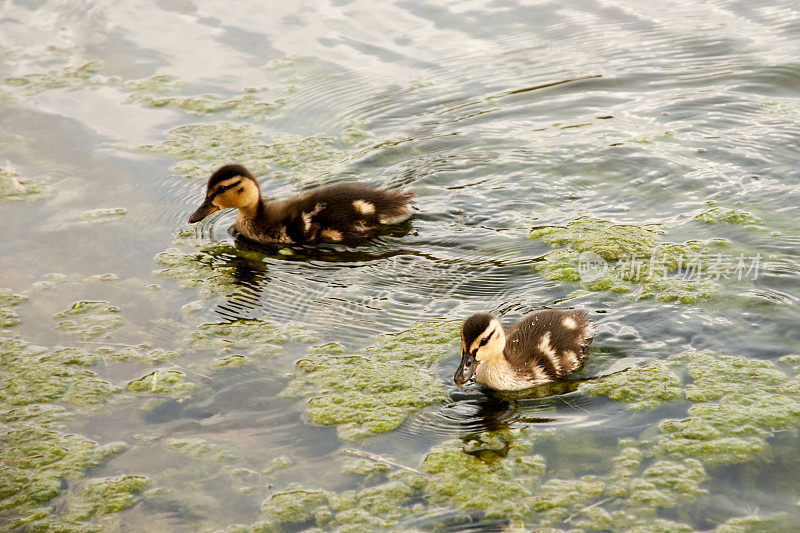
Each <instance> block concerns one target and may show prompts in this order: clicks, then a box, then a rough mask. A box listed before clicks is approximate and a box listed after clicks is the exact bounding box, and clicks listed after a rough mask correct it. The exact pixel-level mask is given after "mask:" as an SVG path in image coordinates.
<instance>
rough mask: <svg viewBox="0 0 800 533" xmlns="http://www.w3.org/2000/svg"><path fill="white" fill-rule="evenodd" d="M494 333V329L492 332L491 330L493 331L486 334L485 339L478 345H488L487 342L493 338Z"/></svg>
mask: <svg viewBox="0 0 800 533" xmlns="http://www.w3.org/2000/svg"><path fill="white" fill-rule="evenodd" d="M492 335H494V330H492V332H491V333H489V334H488V335H486V336H485V337H484V338H483V340H482V341H481V342H480V344H478V346H479V347H480V346H486V343H487V342H489V339H491V338H492Z"/></svg>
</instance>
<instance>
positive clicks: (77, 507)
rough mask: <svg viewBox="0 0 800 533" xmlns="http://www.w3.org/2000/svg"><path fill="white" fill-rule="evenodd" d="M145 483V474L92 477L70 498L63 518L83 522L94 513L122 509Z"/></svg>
mask: <svg viewBox="0 0 800 533" xmlns="http://www.w3.org/2000/svg"><path fill="white" fill-rule="evenodd" d="M147 484H148V479H147V478H146V477H145V476H116V477H109V478H101V479H92V480H90V481H88V482H87V483H86V485H85V486H84V487H83V489H81V491H80V492H79V493H78V494H77V495H76V496H75V497H74V498H72V499H71V501H70V505H69V508H68V509H67V513H66V516H65V518H66V520H67V521H70V522H84V521H86V520H89V519H90V518H92V517H94V516H96V515H97V516H100V515H107V514H112V513H118V512H120V511H124V510H125V509H127V508H129V507H131V506H132V505H134V504H135V503H136V501H137V498H136V494H137V493H139V492H141V491H142V490H143V489H144V488H145V487H146V486H147Z"/></svg>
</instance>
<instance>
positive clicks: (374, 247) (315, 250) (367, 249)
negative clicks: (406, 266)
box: [228, 221, 424, 263]
mask: <svg viewBox="0 0 800 533" xmlns="http://www.w3.org/2000/svg"><path fill="white" fill-rule="evenodd" d="M411 231H412V225H411V222H410V221H406V222H403V223H401V224H396V225H395V226H392V227H390V228H386V229H384V230H383V231H381V234H380V236H379V237H375V238H371V239H366V238H365V239H359V240H355V241H348V242H347V243H346V244H337V243H316V244H274V245H271V244H264V243H259V242H256V241H252V240H250V239H248V238H247V237H245V236H243V235H242V234H241V233H239V232H237V231H236V230H235V229H234V228H233V226H231V227H230V228H229V229H228V234H229V235H230V236H231V237H233V239H234V245H235V246H236V248H237V250H239V251H240V252H244V253H247V254H255V255H258V256H260V257H261V258H262V260H263V259H264V258H270V259H278V260H282V261H301V262H309V261H324V262H330V263H360V262H370V261H377V260H380V259H388V258H390V257H394V256H397V255H409V254H413V255H424V254H420V253H419V252H418V251H416V250H410V249H399V248H396V247H395V246H394V242H393V241H394V239H395V238H400V237H403V236H405V235H407V234H408V233H410V232H411Z"/></svg>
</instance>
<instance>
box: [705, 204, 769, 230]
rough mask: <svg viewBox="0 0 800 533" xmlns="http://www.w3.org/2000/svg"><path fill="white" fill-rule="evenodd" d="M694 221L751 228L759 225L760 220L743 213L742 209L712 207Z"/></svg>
mask: <svg viewBox="0 0 800 533" xmlns="http://www.w3.org/2000/svg"><path fill="white" fill-rule="evenodd" d="M694 218H695V220H699V221H700V222H705V223H706V224H719V223H721V222H722V223H725V224H744V225H748V226H753V225H756V224H760V223H761V219H760V218H758V217H757V216H755V215H753V214H752V213H749V212H747V211H744V210H742V209H735V208H728V207H713V208H711V209H709V210H707V211H703V212H702V213H700V214H699V215H697V216H696V217H694Z"/></svg>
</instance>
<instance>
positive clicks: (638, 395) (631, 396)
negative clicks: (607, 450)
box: [581, 362, 683, 410]
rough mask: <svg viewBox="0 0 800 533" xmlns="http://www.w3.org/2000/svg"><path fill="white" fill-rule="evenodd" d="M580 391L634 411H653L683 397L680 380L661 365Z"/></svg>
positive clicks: (588, 384) (600, 381)
mask: <svg viewBox="0 0 800 533" xmlns="http://www.w3.org/2000/svg"><path fill="white" fill-rule="evenodd" d="M581 390H582V391H584V392H588V393H589V394H593V395H602V396H607V397H609V398H611V399H612V400H616V401H618V402H626V403H628V404H629V407H630V408H631V409H634V410H641V409H652V408H654V407H658V406H659V405H661V404H662V403H663V402H669V401H674V400H678V399H681V398H682V397H683V394H682V392H683V389H682V387H681V382H680V381H679V380H678V377H677V376H676V375H675V374H674V373H673V372H671V371H670V370H669V369H667V368H666V366H665V365H664V364H662V363H658V362H656V363H649V364H647V365H644V366H641V367H639V368H630V369H627V370H624V371H622V372H617V373H615V374H611V375H610V376H605V377H603V378H600V379H598V380H595V381H587V382H585V383H583V384H582V385H581Z"/></svg>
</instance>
